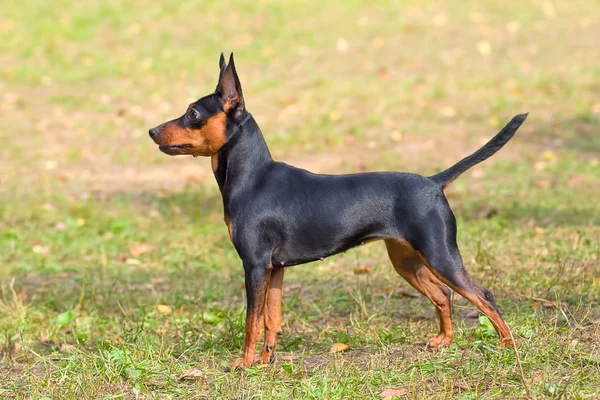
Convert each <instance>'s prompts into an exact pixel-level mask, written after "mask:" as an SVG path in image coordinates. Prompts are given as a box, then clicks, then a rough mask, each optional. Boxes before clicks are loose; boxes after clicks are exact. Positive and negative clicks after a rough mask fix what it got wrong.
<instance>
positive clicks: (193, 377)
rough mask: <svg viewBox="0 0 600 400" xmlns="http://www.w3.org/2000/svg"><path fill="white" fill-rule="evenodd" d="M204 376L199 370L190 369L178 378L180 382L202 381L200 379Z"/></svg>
mask: <svg viewBox="0 0 600 400" xmlns="http://www.w3.org/2000/svg"><path fill="white" fill-rule="evenodd" d="M203 376H204V373H203V372H202V371H200V370H199V369H190V370H187V371H185V372H184V373H183V374H181V376H180V377H179V380H180V381H197V380H200V379H202V377H203Z"/></svg>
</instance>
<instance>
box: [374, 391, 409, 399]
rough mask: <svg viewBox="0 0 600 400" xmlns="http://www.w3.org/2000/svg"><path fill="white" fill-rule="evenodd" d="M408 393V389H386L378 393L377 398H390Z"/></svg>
mask: <svg viewBox="0 0 600 400" xmlns="http://www.w3.org/2000/svg"><path fill="white" fill-rule="evenodd" d="M407 393H408V389H405V388H386V389H383V392H381V393H379V397H383V398H386V399H387V398H390V399H393V398H394V397H400V396H404V395H406V394H407Z"/></svg>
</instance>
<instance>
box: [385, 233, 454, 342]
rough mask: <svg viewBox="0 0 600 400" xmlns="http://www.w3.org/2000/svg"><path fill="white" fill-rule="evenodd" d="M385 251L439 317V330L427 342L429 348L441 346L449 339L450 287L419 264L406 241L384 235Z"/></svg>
mask: <svg viewBox="0 0 600 400" xmlns="http://www.w3.org/2000/svg"><path fill="white" fill-rule="evenodd" d="M385 246H386V247H387V251H388V255H389V257H390V260H391V261H392V264H393V266H394V269H395V270H396V272H397V273H398V274H399V275H400V276H402V277H403V278H404V279H406V281H407V282H408V283H410V284H411V285H412V286H413V287H414V288H415V289H417V290H418V291H419V292H421V293H422V294H423V295H425V296H426V297H427V298H428V299H429V300H430V301H431V303H433V305H434V307H435V311H436V314H437V316H438V319H439V321H440V333H439V334H438V335H437V336H436V337H434V338H433V339H431V340H430V341H429V342H428V345H429V346H430V347H431V348H435V349H437V348H441V347H445V346H449V345H450V343H452V335H453V333H452V319H451V315H450V312H451V305H450V290H449V289H448V288H447V287H446V286H445V285H444V284H443V283H442V282H440V280H439V279H437V278H436V277H435V275H434V274H433V273H432V272H431V271H430V270H429V269H427V267H425V265H423V262H422V261H421V259H420V258H419V255H418V254H417V253H416V252H415V250H414V249H413V248H412V247H411V245H410V244H408V242H406V241H403V240H396V239H386V240H385Z"/></svg>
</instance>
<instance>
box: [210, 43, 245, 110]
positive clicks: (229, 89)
mask: <svg viewBox="0 0 600 400" xmlns="http://www.w3.org/2000/svg"><path fill="white" fill-rule="evenodd" d="M224 64H225V63H224V62H223V63H222V64H221V65H224ZM216 93H217V94H218V95H219V97H220V98H221V100H222V101H223V105H224V109H225V111H228V110H231V109H233V110H236V112H237V111H240V114H241V111H243V109H244V96H243V94H242V85H241V84H240V79H239V77H238V74H237V71H236V70H235V62H234V60H233V53H231V56H230V57H229V64H227V66H226V67H225V68H223V69H222V70H221V74H220V76H219V84H218V85H217V90H216Z"/></svg>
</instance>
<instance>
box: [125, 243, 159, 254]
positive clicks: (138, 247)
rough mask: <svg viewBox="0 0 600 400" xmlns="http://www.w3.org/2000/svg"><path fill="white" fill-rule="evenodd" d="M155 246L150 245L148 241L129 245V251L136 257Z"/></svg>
mask: <svg viewBox="0 0 600 400" xmlns="http://www.w3.org/2000/svg"><path fill="white" fill-rule="evenodd" d="M153 248H154V246H152V245H149V244H148V243H139V244H134V245H132V246H129V253H130V254H131V255H132V256H134V257H139V256H141V255H142V254H144V253H147V252H149V251H150V250H152V249H153Z"/></svg>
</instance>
